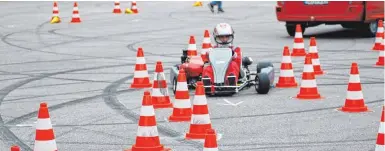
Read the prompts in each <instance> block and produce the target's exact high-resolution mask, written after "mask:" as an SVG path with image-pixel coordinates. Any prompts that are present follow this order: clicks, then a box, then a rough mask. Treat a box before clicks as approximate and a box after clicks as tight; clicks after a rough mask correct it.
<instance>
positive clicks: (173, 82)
mask: <svg viewBox="0 0 385 151" xmlns="http://www.w3.org/2000/svg"><path fill="white" fill-rule="evenodd" d="M177 84H178V81H177V80H176V78H174V79H173V80H172V92H173V93H174V94H175V91H176V85H177Z"/></svg>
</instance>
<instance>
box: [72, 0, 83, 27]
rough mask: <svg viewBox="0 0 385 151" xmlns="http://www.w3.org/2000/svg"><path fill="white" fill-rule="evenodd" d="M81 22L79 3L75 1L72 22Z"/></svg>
mask: <svg viewBox="0 0 385 151" xmlns="http://www.w3.org/2000/svg"><path fill="white" fill-rule="evenodd" d="M80 22H81V20H80V15H79V8H78V3H77V2H75V3H74V8H73V12H72V20H71V23H80Z"/></svg>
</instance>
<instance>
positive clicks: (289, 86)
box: [275, 83, 298, 88]
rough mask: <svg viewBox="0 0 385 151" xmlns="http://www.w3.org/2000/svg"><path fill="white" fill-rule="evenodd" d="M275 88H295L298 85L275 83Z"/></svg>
mask: <svg viewBox="0 0 385 151" xmlns="http://www.w3.org/2000/svg"><path fill="white" fill-rule="evenodd" d="M275 87H277V88H296V87H298V83H277V84H276V85H275Z"/></svg>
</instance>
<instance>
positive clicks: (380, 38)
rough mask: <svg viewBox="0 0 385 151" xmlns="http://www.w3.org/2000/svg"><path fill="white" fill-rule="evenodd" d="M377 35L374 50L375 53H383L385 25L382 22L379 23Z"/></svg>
mask: <svg viewBox="0 0 385 151" xmlns="http://www.w3.org/2000/svg"><path fill="white" fill-rule="evenodd" d="M377 25H378V26H377V33H376V39H375V42H374V46H373V48H372V50H374V51H381V50H382V51H383V50H384V24H383V21H382V20H379V21H378V24H377Z"/></svg>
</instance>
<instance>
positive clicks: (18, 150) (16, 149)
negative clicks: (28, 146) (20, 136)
mask: <svg viewBox="0 0 385 151" xmlns="http://www.w3.org/2000/svg"><path fill="white" fill-rule="evenodd" d="M11 151H20V147H19V146H12V147H11Z"/></svg>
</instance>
